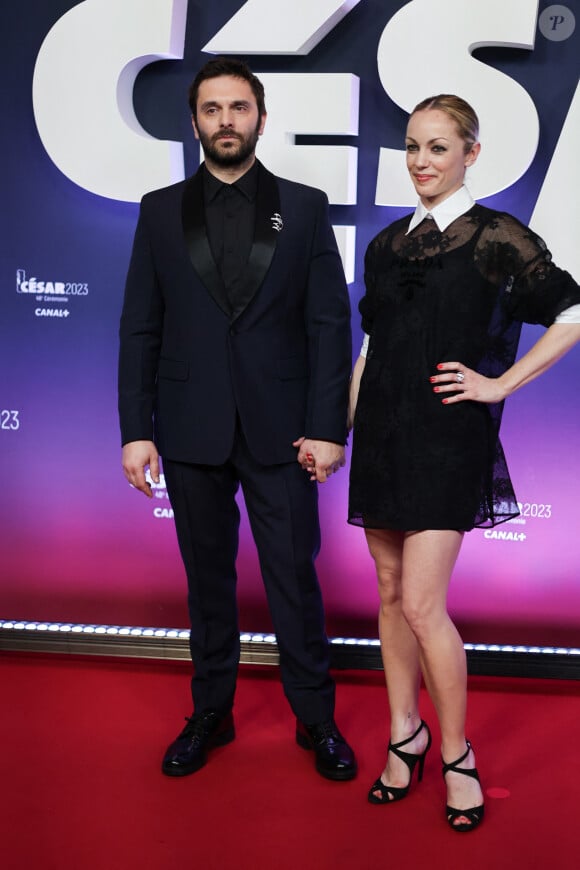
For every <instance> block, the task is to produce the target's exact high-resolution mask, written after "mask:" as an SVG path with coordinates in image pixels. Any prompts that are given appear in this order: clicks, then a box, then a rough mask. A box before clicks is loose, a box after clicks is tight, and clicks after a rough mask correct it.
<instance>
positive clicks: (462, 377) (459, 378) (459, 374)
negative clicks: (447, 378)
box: [455, 372, 465, 384]
mask: <svg viewBox="0 0 580 870" xmlns="http://www.w3.org/2000/svg"><path fill="white" fill-rule="evenodd" d="M455 380H456V381H457V383H458V384H462V383H463V381H464V380H465V375H464V374H463V372H457V374H456V375H455Z"/></svg>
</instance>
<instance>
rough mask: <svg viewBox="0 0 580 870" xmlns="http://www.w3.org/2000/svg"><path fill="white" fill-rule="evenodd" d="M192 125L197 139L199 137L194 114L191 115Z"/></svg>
mask: <svg viewBox="0 0 580 870" xmlns="http://www.w3.org/2000/svg"><path fill="white" fill-rule="evenodd" d="M191 126H192V127H193V135H194V136H195V138H196V139H199V133H198V130H197V125H196V123H195V118H194V117H193V115H192V116H191Z"/></svg>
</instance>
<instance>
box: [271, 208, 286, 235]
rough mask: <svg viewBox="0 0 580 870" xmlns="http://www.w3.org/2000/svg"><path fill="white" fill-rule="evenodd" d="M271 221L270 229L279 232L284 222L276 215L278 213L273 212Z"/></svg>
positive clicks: (280, 216)
mask: <svg viewBox="0 0 580 870" xmlns="http://www.w3.org/2000/svg"><path fill="white" fill-rule="evenodd" d="M270 220H271V221H272V229H273V230H276V232H277V233H279V232H280V230H281V229H282V227H283V226H284V221H283V220H282V215H280V214H278V212H274V214H273V215H272V217H271V218H270Z"/></svg>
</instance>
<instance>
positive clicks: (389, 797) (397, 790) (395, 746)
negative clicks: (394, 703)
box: [368, 719, 431, 804]
mask: <svg viewBox="0 0 580 870" xmlns="http://www.w3.org/2000/svg"><path fill="white" fill-rule="evenodd" d="M423 728H426V729H427V735H428V738H429V739H428V740H427V746H426V747H425V749H424V750H423V752H422V753H421V754H420V755H413V753H411V752H403V751H402V750H401V746H406V744H407V743H410V742H411V741H412V740H414V739H415V737H416V736H417V734H419V732H420V731H421V730H422V729H423ZM430 746H431V732H430V731H429V726H428V725H427V723H426V722H424V721H423V720H422V719H421V724H420V725H419V727H418V728H417V730H416V731H415V733H414V734H411V736H410V737H407V739H406V740H401V741H400V743H391V742H390V741H389V749H388V751H389V752H393V753H394V754H395V755H396V756H397V758H400V759H401V761H404V762H405V764H406V765H407V767H408V768H409V782H408V784H407V785H405V786H403V787H399V786H394V785H385V784H384V783H383V782H382V781H381V778H380V776H379V778H378V779H377V781H376V782H375V783H373V785H372V786H371V789H370V791H369V794H368V800H369V803H371V804H392V803H394V802H395V801H400V800H402V799H403V798H404V797H405V796H406V794H407V792H408V791H409V788H410V787H411V780H412V779H413V771H414V770H415V765H416V764H417V763H418V764H419V772H418V778H417V781H418V782H421V780H422V779H423V767H424V766H425V756H426V755H427V752H428V751H429V748H430ZM375 792H379V795H380V796H377V795H376V794H375Z"/></svg>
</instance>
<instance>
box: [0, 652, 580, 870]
mask: <svg viewBox="0 0 580 870" xmlns="http://www.w3.org/2000/svg"><path fill="white" fill-rule="evenodd" d="M188 676H189V668H188V666H187V665H186V664H185V663H173V662H148V661H147V662H144V661H135V660H126V659H124V660H120V659H116V660H112V659H95V658H89V657H86V658H81V657H71V656H66V655H63V656H61V655H52V656H50V655H43V654H39V653H31V654H24V653H23V654H17V653H3V654H2V657H1V658H0V691H1V698H2V714H1V721H0V738H1V745H2V752H1V758H0V782H1V798H0V803H1V806H0V810H1V813H0V819H1V821H0V867H1V868H2V870H29V868H33V867H34V868H36V867H38V868H42V870H105V868H107V870H173V868H197V867H199V868H204V870H214V868H215V870H218V868H220V870H230V868H232V870H234V868H236V870H254V868H257V870H259V868H268V867H272V868H275V870H296V868H297V870H330V868H333V867H336V868H340V870H342V868H344V870H346V868H354V870H367V868H368V870H375V868H389V870H398V868H401V870H418V868H423V867H425V868H428V870H433V868H435V870H439V868H441V870H483V868H485V870H503V868H506V870H507V868H510V870H514V868H515V870H520V868H524V870H536V868H537V870H548V868H549V870H576V868H577V867H578V866H579V861H580V857H579V856H580V823H579V822H578V813H579V810H580V744H579V740H578V736H579V734H580V685H579V684H578V683H576V682H571V681H570V682H569V681H540V680H515V679H507V678H505V679H491V678H485V677H478V678H472V679H471V680H470V716H469V735H468V736H469V737H470V738H471V740H472V742H473V744H474V747H475V748H476V750H477V753H478V760H479V767H480V773H481V775H482V779H483V785H484V790H485V791H486V793H487V800H486V820H485V822H484V824H483V825H482V827H481V828H480V829H479V830H478V831H477V832H474V833H473V834H466V835H459V834H456V833H453V832H452V831H451V830H449V829H448V828H447V826H446V824H445V821H444V801H445V793H444V789H443V782H442V779H441V773H440V764H439V757H438V749H437V747H438V733H437V731H436V728H435V727H434V726H435V717H434V715H433V711H432V708H431V705H430V702H429V700H428V698H427V697H426V696H425V697H424V704H423V710H422V712H423V715H424V717H425V718H426V719H428V721H429V722H430V724H431V727H432V730H433V732H434V749H433V750H432V751H431V753H430V756H428V759H427V763H426V768H425V778H424V780H423V782H422V783H421V785H420V786H419V787H416V786H415V787H414V788H413V791H412V792H411V794H410V796H409V797H408V798H407V799H406V800H404V801H402V802H400V803H397V804H394V805H392V806H389V807H375V806H371V805H369V804H367V802H366V791H367V789H368V787H369V785H370V784H371V782H372V781H373V780H374V778H375V777H376V776H377V775H378V773H379V772H380V770H381V767H382V765H383V763H384V754H385V746H386V734H385V722H386V693H385V691H384V688H383V683H382V674H380V673H377V672H358V671H357V672H348V673H338V674H337V675H336V676H337V681H338V705H337V719H338V722H339V725H340V727H341V729H342V730H343V731H344V732H345V734H346V735H347V736H348V738H349V740H350V741H351V743H352V744H353V745H354V747H355V749H356V751H357V755H358V759H359V768H360V772H359V776H358V778H357V779H355V780H354V781H353V782H350V783H333V782H327V781H326V780H324V779H322V778H321V777H319V776H318V775H317V774H316V773H315V772H314V768H313V764H312V757H311V755H310V753H306V752H304V751H303V750H301V749H300V748H299V747H297V746H296V745H295V743H294V741H293V720H292V717H291V714H290V711H289V708H288V707H287V704H286V701H285V699H284V697H283V695H282V690H281V688H280V685H279V683H278V680H277V671H276V669H274V668H263V669H258V668H249V667H245V668H242V670H241V674H240V681H239V688H238V695H237V701H236V710H235V713H236V725H237V732H238V735H237V739H236V740H235V741H234V743H232V744H230V745H229V746H227V747H223V748H222V749H217V750H214V751H213V752H212V754H211V757H210V762H209V764H208V765H207V767H205V768H204V769H203V770H202V771H200V772H198V773H197V774H194V775H193V776H190V777H186V778H184V779H182V780H172V779H168V778H166V777H164V776H162V775H161V773H160V770H159V765H160V760H161V755H162V752H163V749H164V748H165V746H166V744H167V743H168V742H169V741H170V740H171V739H172V738H173V737H174V736H175V734H176V733H177V731H178V730H180V728H181V723H182V717H183V716H184V715H186V714H188V713H189V712H190V711H189V709H188V704H187V698H188Z"/></svg>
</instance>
